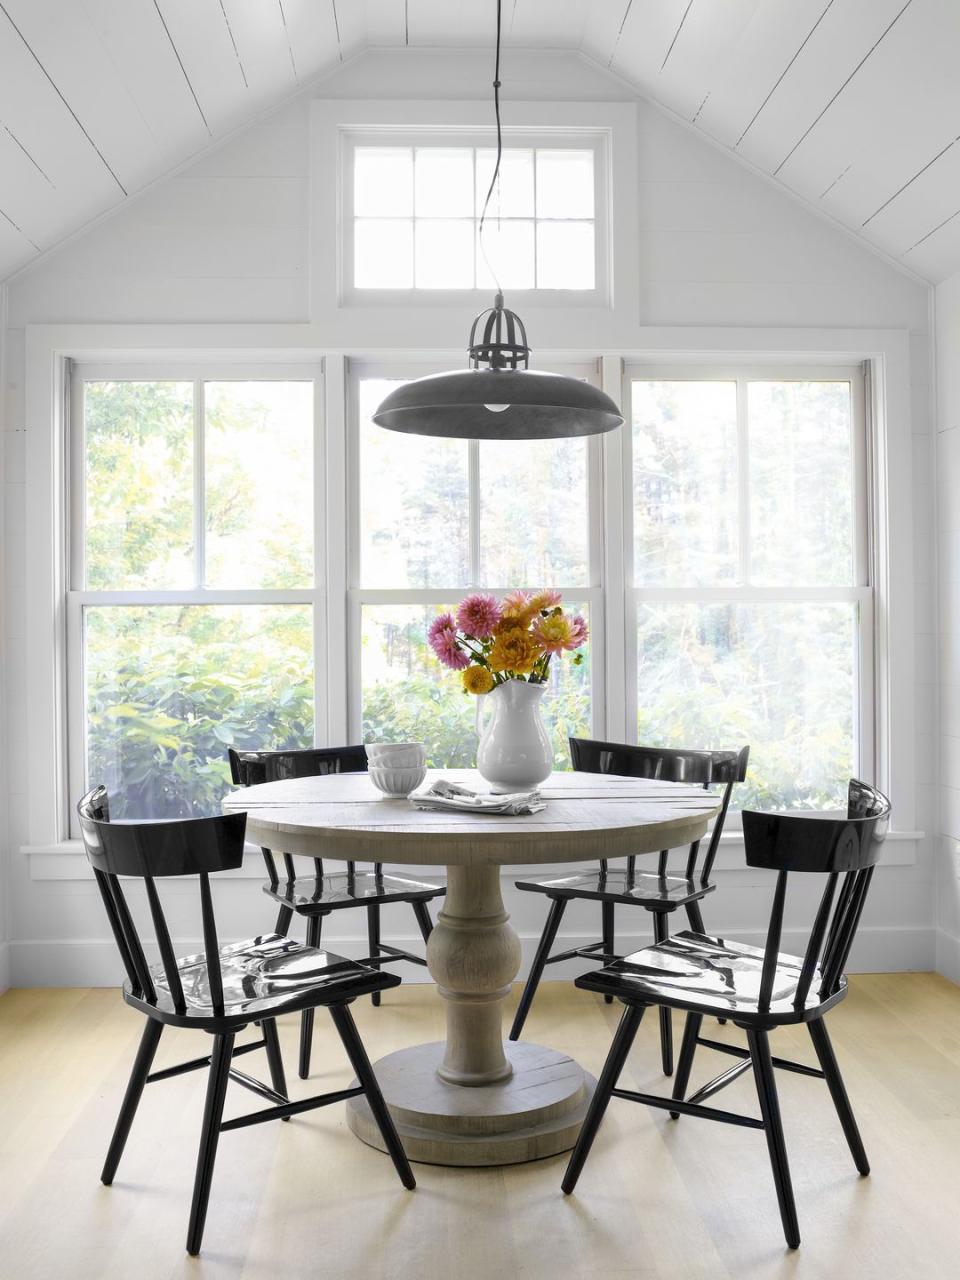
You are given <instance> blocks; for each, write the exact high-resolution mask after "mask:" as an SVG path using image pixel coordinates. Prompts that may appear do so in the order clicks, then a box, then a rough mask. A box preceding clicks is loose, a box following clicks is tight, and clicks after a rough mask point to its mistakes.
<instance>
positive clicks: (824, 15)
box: [733, 0, 833, 151]
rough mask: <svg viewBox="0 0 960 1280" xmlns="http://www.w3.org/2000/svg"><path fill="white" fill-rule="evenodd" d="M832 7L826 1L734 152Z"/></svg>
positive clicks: (831, 4)
mask: <svg viewBox="0 0 960 1280" xmlns="http://www.w3.org/2000/svg"><path fill="white" fill-rule="evenodd" d="M832 7H833V0H828V3H827V7H826V8H825V9H824V11H823V13H821V15H820V17H819V18H818V19H817V20H816V22H815V23H814V24H813V26H812V27H811V28H810V30H809V31H808V32H807V34H806V35H805V36H804V39H803V43H802V44H801V45H800V47H799V48H798V49H797V51H796V53H795V54H794V55H793V57H792V58H791V59H790V61H789V62H788V63H787V65H786V66H785V67H784V68H783V70H782V71H781V73H780V75H779V76H778V77H777V82H776V84H775V85H774V86H773V88H772V89H771V90H770V92H769V93H768V94H767V96H766V97H765V98H764V100H763V101H762V102H761V103H760V105H759V107H757V109H756V111H755V112H754V113H753V115H752V117H751V119H750V122H749V124H748V125H747V127H746V128H745V129H744V131H743V133H741V135H740V137H739V138H738V139H737V140H736V142H735V143H734V146H733V149H734V151H736V149H737V147H739V145H740V143H741V142H742V141H743V140H744V138H745V137H746V136H747V134H748V133H749V132H750V130H751V129H752V128H753V126H754V125H755V124H756V122H757V118H758V117H759V115H760V112H761V111H762V110H763V109H764V107H765V106H766V105H767V103H768V102H769V101H770V99H771V98H772V97H773V95H774V94H775V93H776V92H777V90H778V89H779V88H780V85H781V84H782V83H783V80H784V77H785V76H786V74H787V72H788V71H789V70H790V68H791V67H792V66H793V64H794V63H795V62H796V60H797V59H798V58H799V57H800V55H801V53H803V51H804V49H805V48H806V46H807V41H808V40H809V39H810V37H811V36H812V35H813V33H814V32H815V31H816V29H817V27H819V25H820V23H821V22H822V21H823V20H824V18H825V17H826V16H827V14H828V12H829V11H830V9H831V8H832Z"/></svg>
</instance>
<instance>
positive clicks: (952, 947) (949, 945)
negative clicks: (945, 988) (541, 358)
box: [935, 929, 960, 983]
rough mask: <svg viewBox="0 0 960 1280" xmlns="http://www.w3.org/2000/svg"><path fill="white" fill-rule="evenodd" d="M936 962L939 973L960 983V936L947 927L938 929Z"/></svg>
mask: <svg viewBox="0 0 960 1280" xmlns="http://www.w3.org/2000/svg"><path fill="white" fill-rule="evenodd" d="M935 962H936V969H937V973H942V974H943V976H944V977H945V978H949V979H950V981H951V982H957V983H960V938H958V937H956V936H955V935H954V934H952V933H947V931H946V929H937V930H936V939H935Z"/></svg>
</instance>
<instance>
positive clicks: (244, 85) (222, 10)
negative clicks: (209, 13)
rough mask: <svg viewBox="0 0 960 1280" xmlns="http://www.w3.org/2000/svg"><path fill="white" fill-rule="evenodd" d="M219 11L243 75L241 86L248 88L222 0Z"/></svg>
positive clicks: (235, 40) (241, 60)
mask: <svg viewBox="0 0 960 1280" xmlns="http://www.w3.org/2000/svg"><path fill="white" fill-rule="evenodd" d="M220 12H221V13H222V14H223V21H224V24H225V25H226V28H227V34H228V35H229V37H230V43H231V44H232V45H233V52H234V55H235V57H236V59H237V66H238V67H239V68H240V74H241V76H242V77H243V87H244V88H245V89H249V88H250V82H249V81H248V80H247V72H246V68H245V67H244V65H243V59H242V58H241V57H240V50H239V49H238V48H237V38H236V36H235V35H234V34H233V27H231V25H230V19H229V18H228V17H227V11H226V9H225V7H224V3H223V0H220Z"/></svg>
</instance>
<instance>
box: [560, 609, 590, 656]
mask: <svg viewBox="0 0 960 1280" xmlns="http://www.w3.org/2000/svg"><path fill="white" fill-rule="evenodd" d="M589 635H590V629H589V627H588V626H587V624H586V621H585V620H584V618H583V616H582V614H579V613H578V614H577V616H576V617H575V618H574V619H573V621H572V622H571V623H570V639H569V640H568V641H567V642H566V644H565V645H564V646H563V647H564V648H565V649H568V650H569V649H579V648H580V646H581V645H582V644H586V642H587V638H588V637H589Z"/></svg>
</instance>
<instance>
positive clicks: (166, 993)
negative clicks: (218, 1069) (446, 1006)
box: [123, 933, 400, 1026]
mask: <svg viewBox="0 0 960 1280" xmlns="http://www.w3.org/2000/svg"><path fill="white" fill-rule="evenodd" d="M177 971H178V973H179V975H180V981H181V983H182V985H183V997H184V1003H185V1005H186V1008H185V1009H179V1010H178V1009H177V1008H176V1006H175V1004H174V1000H173V996H172V995H171V992H170V987H169V983H168V981H167V978H166V975H165V973H164V970H163V966H162V965H154V966H153V967H152V968H151V970H150V974H151V977H152V979H153V984H154V987H155V988H156V992H157V999H156V1002H155V1003H154V1002H150V1001H147V1000H145V999H144V998H143V997H142V996H136V995H134V994H133V993H132V991H131V989H130V984H129V982H128V983H126V984H125V985H124V989H123V994H124V999H125V1000H126V1001H127V1003H128V1004H132V1005H134V1006H135V1007H136V1008H138V1009H141V1010H143V1012H144V1013H147V1014H150V1015H151V1016H154V1017H158V1018H159V1019H160V1020H161V1021H163V1022H168V1023H172V1024H174V1025H176V1026H197V1025H198V1024H200V1025H202V1024H203V1023H204V1022H205V1021H206V1022H210V1023H211V1024H213V1023H216V1024H217V1025H218V1026H221V1025H222V1026H230V1025H233V1024H236V1025H244V1024H246V1023H248V1022H252V1021H254V1020H258V1019H260V1018H275V1017H277V1016H279V1015H280V1014H283V1013H289V1012H292V1011H295V1010H298V1009H312V1008H315V1007H316V1006H317V1005H323V1004H335V1003H340V1002H342V1001H344V1000H352V999H354V998H355V997H357V996H362V995H367V994H368V993H369V992H371V991H380V990H383V989H385V988H387V987H396V986H399V984H400V978H399V977H398V976H397V975H396V974H393V973H378V972H377V971H376V970H375V969H371V968H368V967H367V966H366V965H361V964H356V963H354V961H352V960H345V959H344V958H343V956H338V955H334V954H333V953H332V952H330V951H324V950H321V949H318V948H316V947H308V946H305V945H304V944H303V943H302V942H294V941H293V940H292V939H291V938H284V937H281V936H280V935H279V934H276V933H268V934H262V935H260V936H259V937H256V938H247V939H245V940H244V941H243V942H233V943H230V945H229V946H225V947H221V948H220V971H221V977H222V981H223V1005H224V1011H223V1013H222V1014H219V1013H215V1012H214V1009H213V1003H212V1001H211V998H210V986H209V981H208V976H207V966H206V958H205V956H204V955H202V954H201V955H195V956H184V957H182V958H178V959H177Z"/></svg>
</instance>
